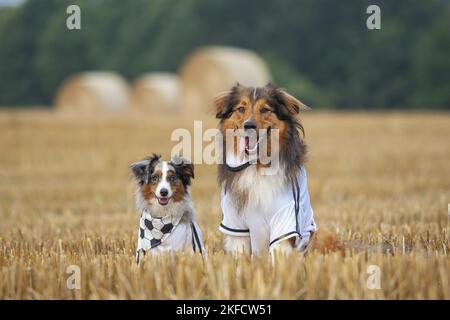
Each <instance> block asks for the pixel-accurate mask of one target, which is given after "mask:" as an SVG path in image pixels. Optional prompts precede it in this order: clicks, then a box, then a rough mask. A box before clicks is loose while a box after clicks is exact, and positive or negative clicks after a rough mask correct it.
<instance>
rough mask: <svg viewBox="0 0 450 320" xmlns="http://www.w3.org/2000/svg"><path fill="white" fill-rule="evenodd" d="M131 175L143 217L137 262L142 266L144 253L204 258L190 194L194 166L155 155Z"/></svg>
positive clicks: (180, 159) (142, 162)
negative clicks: (177, 253) (172, 253)
mask: <svg viewBox="0 0 450 320" xmlns="http://www.w3.org/2000/svg"><path fill="white" fill-rule="evenodd" d="M131 171H132V173H133V177H134V179H135V181H136V186H137V190H136V206H137V208H138V209H139V212H140V215H141V219H140V225H139V236H138V243H137V249H136V261H137V262H138V263H139V260H140V256H141V253H143V254H145V253H149V254H157V253H162V252H171V251H178V252H180V251H183V252H191V251H192V252H197V251H198V252H200V253H201V254H203V252H204V245H203V242H202V236H201V232H200V229H199V227H198V225H197V223H196V222H195V210H194V206H193V203H192V200H191V196H190V194H189V185H190V183H191V179H192V178H194V166H193V165H192V164H191V163H188V162H187V161H186V160H184V159H182V158H178V157H174V158H173V159H172V160H170V161H162V160H161V156H159V155H155V154H153V155H152V156H150V157H147V158H145V159H144V160H141V161H138V162H135V163H133V164H132V165H131Z"/></svg>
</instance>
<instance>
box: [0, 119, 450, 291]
mask: <svg viewBox="0 0 450 320" xmlns="http://www.w3.org/2000/svg"><path fill="white" fill-rule="evenodd" d="M205 119H206V121H205V122H204V123H203V128H204V129H205V128H208V127H214V126H215V120H214V119H212V117H211V118H207V117H206V116H205ZM193 120H194V118H179V119H177V118H175V117H170V116H164V115H162V116H160V117H158V118H156V117H154V116H150V115H148V116H143V115H141V116H139V115H126V116H120V117H119V116H110V115H108V116H105V115H103V116H101V115H99V116H90V117H81V116H76V115H73V116H66V115H61V114H56V113H51V112H44V111H32V112H17V113H12V112H6V111H4V112H1V113H0V150H1V156H0V299H116V298H117V299H179V298H185V299H218V298H221V299H231V298H238V299H240V298H242V299H247V298H254V299H261V298H265V299H450V256H449V250H450V240H449V232H450V227H449V216H448V204H449V203H450V165H449V164H450V163H449V160H450V143H449V142H450V141H449V138H450V116H449V115H448V114H419V113H417V114H414V113H413V114H407V113H376V114H366V113H326V112H323V113H322V112H318V113H317V112H310V113H308V114H306V115H305V116H304V119H303V123H304V126H305V129H306V140H307V142H308V144H309V146H310V153H309V161H308V164H307V169H308V174H309V188H310V193H311V198H312V204H313V208H314V210H315V217H316V221H317V223H318V225H319V227H320V226H324V225H326V226H328V227H330V228H331V229H333V230H335V231H336V232H337V234H338V236H339V238H340V239H341V240H342V241H344V242H345V243H347V244H349V246H350V245H351V246H352V247H353V248H355V249H356V250H353V252H348V255H347V256H346V257H342V256H340V255H337V254H329V255H325V256H322V255H319V254H316V253H313V254H311V255H309V256H308V257H307V258H306V259H302V258H300V257H298V256H295V255H294V256H289V257H281V258H280V259H279V260H278V263H277V264H276V265H275V266H274V267H272V266H271V263H270V259H269V258H268V257H258V258H253V259H251V258H249V257H240V258H237V259H235V258H232V257H228V256H225V255H224V254H223V252H222V249H221V240H222V236H221V235H220V234H219V232H218V231H217V226H218V223H219V221H220V216H221V213H220V208H219V193H218V187H217V185H216V177H215V170H216V168H215V167H214V166H207V165H202V166H196V178H195V180H194V183H193V188H192V194H193V198H194V201H195V203H196V208H197V211H198V212H197V215H198V220H199V223H200V226H201V228H202V230H203V233H204V238H205V241H206V245H207V247H208V259H207V260H205V261H203V260H202V259H201V257H199V256H190V255H178V256H172V257H161V258H158V259H155V260H153V261H152V260H149V259H147V260H145V261H144V263H143V264H142V265H141V266H139V267H138V266H136V264H135V262H134V246H135V241H136V235H137V223H138V213H137V212H136V210H135V208H134V199H133V191H134V189H133V183H132V181H131V179H130V176H129V172H128V164H130V163H131V162H133V161H135V160H139V159H141V158H142V157H144V156H145V155H147V154H149V153H151V152H160V153H162V154H163V155H164V156H168V155H169V152H170V149H171V147H172V146H173V145H174V143H173V142H171V141H170V134H171V132H172V130H173V129H175V128H179V127H184V128H187V129H190V130H192V128H193ZM379 247H382V248H389V250H388V251H389V252H387V253H386V252H384V253H383V252H380V250H377V248H379ZM384 251H386V250H384ZM70 265H77V266H79V267H80V271H81V289H79V290H69V289H68V288H67V286H66V280H67V277H68V276H69V275H68V274H67V273H66V268H67V267H68V266H70ZM370 265H376V266H378V267H379V268H380V269H379V270H380V286H381V287H380V289H369V288H368V287H367V285H366V283H367V279H368V277H369V274H368V273H367V270H368V266H370Z"/></svg>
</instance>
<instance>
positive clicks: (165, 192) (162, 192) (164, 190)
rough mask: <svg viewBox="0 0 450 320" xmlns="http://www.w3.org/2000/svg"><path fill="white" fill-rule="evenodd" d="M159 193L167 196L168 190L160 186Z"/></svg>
mask: <svg viewBox="0 0 450 320" xmlns="http://www.w3.org/2000/svg"><path fill="white" fill-rule="evenodd" d="M159 194H160V195H161V197H167V195H168V194H169V191H168V190H167V189H166V188H162V189H161V190H160V191H159Z"/></svg>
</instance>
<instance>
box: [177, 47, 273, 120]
mask: <svg viewBox="0 0 450 320" xmlns="http://www.w3.org/2000/svg"><path fill="white" fill-rule="evenodd" d="M180 77H181V80H182V89H181V103H182V106H183V109H184V110H188V111H189V112H191V111H198V112H205V111H206V110H208V107H209V106H210V105H211V102H212V99H213V98H214V97H215V96H216V95H217V94H219V93H220V92H223V91H226V90H229V89H230V87H231V86H233V85H234V84H236V83H237V82H239V83H240V84H243V85H246V86H263V85H265V84H267V82H269V81H270V73H269V70H268V68H267V66H266V64H265V62H264V61H263V60H262V58H261V57H259V56H258V55H257V54H256V53H254V52H252V51H249V50H245V49H239V48H232V47H205V48H202V49H199V50H197V51H195V52H194V53H192V54H191V55H190V56H189V57H188V58H187V59H186V61H185V62H184V64H183V65H182V67H181V71H180Z"/></svg>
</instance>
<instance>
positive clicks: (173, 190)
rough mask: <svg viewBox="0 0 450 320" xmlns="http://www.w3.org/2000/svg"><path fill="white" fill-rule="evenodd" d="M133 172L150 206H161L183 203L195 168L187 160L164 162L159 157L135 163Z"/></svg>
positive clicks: (179, 159) (178, 159) (155, 156)
mask: <svg viewBox="0 0 450 320" xmlns="http://www.w3.org/2000/svg"><path fill="white" fill-rule="evenodd" d="M131 171H132V173H133V176H134V178H135V180H136V182H137V183H138V185H139V187H140V188H139V190H140V192H141V194H142V197H143V198H144V199H145V200H147V201H148V202H149V203H150V204H154V205H161V206H165V205H167V204H168V203H169V202H170V201H173V202H179V201H183V199H184V197H185V195H186V194H187V191H188V186H189V185H190V183H191V179H192V178H194V166H193V165H192V164H190V163H188V162H187V161H186V160H184V159H181V158H174V159H172V160H171V161H162V160H161V158H160V156H157V155H153V156H151V157H148V158H146V159H144V160H142V161H139V162H136V163H133V164H132V165H131Z"/></svg>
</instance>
